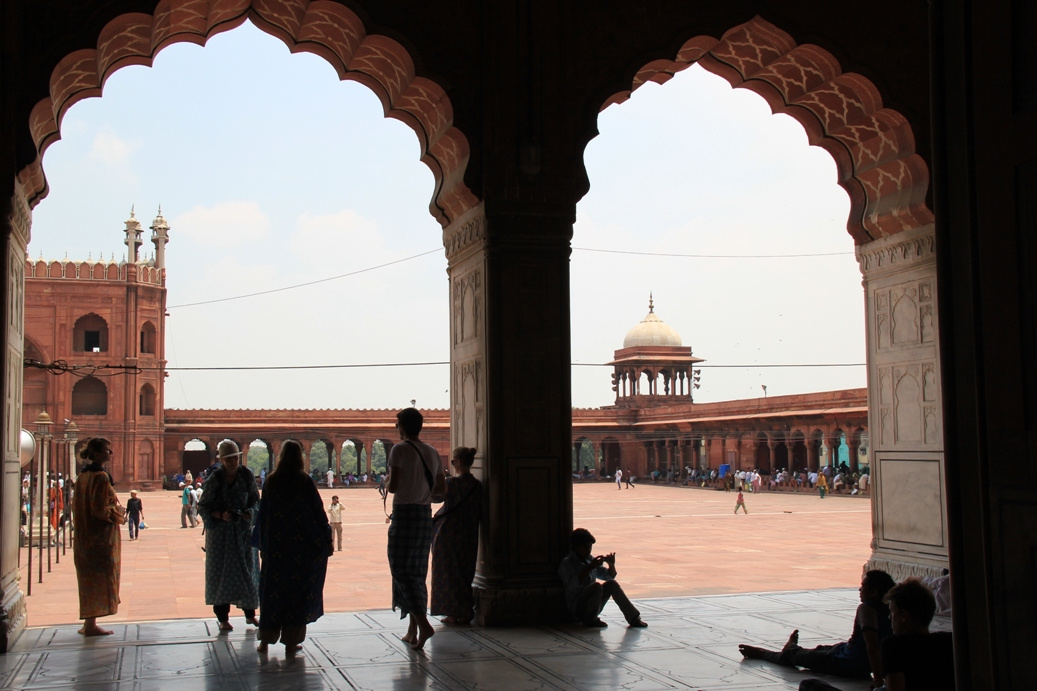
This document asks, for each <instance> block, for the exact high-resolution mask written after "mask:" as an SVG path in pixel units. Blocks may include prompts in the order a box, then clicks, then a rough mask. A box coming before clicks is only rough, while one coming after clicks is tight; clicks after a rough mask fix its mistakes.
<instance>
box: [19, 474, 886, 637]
mask: <svg viewBox="0 0 1037 691" xmlns="http://www.w3.org/2000/svg"><path fill="white" fill-rule="evenodd" d="M320 492H321V495H322V497H323V498H324V500H325V505H327V504H329V503H330V501H331V495H332V494H338V495H339V497H340V500H341V501H342V502H343V504H344V505H345V510H344V511H343V522H344V543H343V551H342V552H336V553H335V556H334V557H333V558H332V559H331V561H330V564H329V569H328V581H327V584H326V586H325V589H324V598H325V609H326V611H328V612H356V611H361V610H384V609H388V608H389V606H390V581H389V569H388V564H387V561H386V554H385V544H386V519H385V513H384V508H383V506H382V500H381V497H380V496H379V494H378V492H377V491H376V490H375V489H374V488H373V487H358V488H357V487H351V488H343V489H337V490H334V491H331V490H327V489H321V490H320ZM141 497H142V498H143V502H144V517H145V520H146V522H147V523H148V526H149V527H148V529H147V530H144V531H142V534H141V539H140V540H137V541H135V542H128V541H126V540H125V539H124V541H123V544H122V590H121V597H122V604H121V606H120V608H119V613H118V614H117V615H116V616H113V617H110V618H108V619H107V620H106V621H109V622H113V623H114V622H127V621H150V620H156V619H177V618H204V617H211V616H212V611H211V608H210V607H208V606H206V605H205V603H204V601H203V593H204V559H205V554H204V552H203V551H202V549H201V548H202V546H203V545H204V544H205V538H204V536H203V535H202V529H201V528H200V527H199V528H195V529H190V528H187V529H183V528H181V527H180V496H179V493H177V492H152V493H145V494H142V495H141ZM745 497H746V505H747V508H748V510H749V514H748V515H743V514H742V513H741V512H739V513H738V514H737V515H735V514H734V505H735V493H733V492H730V493H729V492H722V491H716V490H712V489H699V488H687V487H682V486H673V485H670V486H666V485H662V484H660V485H652V484H637V485H636V486H635V489H626V488H624V489H622V490H617V489H616V485H615V484H614V483H611V482H604V481H601V482H593V483H578V484H576V485H575V486H574V487H573V500H574V519H573V522H574V525H575V526H577V527H584V528H587V529H588V530H590V531H591V532H592V533H593V534H594V536H595V537H596V538H597V541H598V542H597V545H596V548H595V553H601V552H616V554H617V560H616V566H617V569H618V571H619V580H620V581H621V582H622V583H623V585H624V587H625V588H626V590H627V592H628V594H630V595H631V597H633V598H659V597H677V596H688V595H714V594H727V593H759V592H767V591H789V590H818V589H826V588H842V587H850V588H852V587H855V586H856V585H857V584H858V583H859V582H860V576H861V568H862V566H863V565H864V563H865V561H867V559H868V556H869V554H870V548H869V541H870V540H871V502H870V500H869V499H868V498H862V497H853V496H845V495H837V496H829V497H827V498H825V499H823V500H822V499H820V498H819V496H818V494H817V493H816V492H801V493H794V492H793V493H788V492H766V491H765V492H761V493H759V494H756V495H753V494H746V495H745ZM121 499H122V501H123V503H125V501H126V499H127V497H126V496H123V497H121ZM390 502H391V497H390ZM389 508H390V509H391V504H390V506H389ZM34 530H35V529H34ZM58 558H59V555H57V554H56V553H55V552H52V553H51V555H50V560H51V564H50V567H49V569H50V570H49V572H48V566H47V559H48V555H47V551H46V550H44V552H43V582H42V583H40V582H39V564H40V560H39V553H38V552H37V551H36V550H34V551H33V555H32V559H33V564H32V573H31V574H30V573H28V559H29V554H28V550H27V549H26V548H22V555H21V572H22V579H23V580H22V588H23V589H25V588H27V586H28V581H29V580H31V582H32V585H31V588H32V593H31V595H30V596H29V597H28V610H29V625H30V626H42V625H48V626H49V625H55V624H69V623H74V622H76V621H77V617H78V597H77V590H76V578H75V568H74V565H73V560H72V550H71V549H70V548H66V552H65V554H64V555H63V556H60V563H56V562H57V560H58ZM232 616H240V613H235V612H232Z"/></svg>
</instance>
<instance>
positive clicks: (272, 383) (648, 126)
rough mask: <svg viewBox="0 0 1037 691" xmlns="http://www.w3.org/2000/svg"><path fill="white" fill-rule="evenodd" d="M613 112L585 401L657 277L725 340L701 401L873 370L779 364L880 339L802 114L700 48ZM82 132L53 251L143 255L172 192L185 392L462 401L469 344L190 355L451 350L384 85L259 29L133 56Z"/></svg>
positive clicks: (415, 173)
mask: <svg viewBox="0 0 1037 691" xmlns="http://www.w3.org/2000/svg"><path fill="white" fill-rule="evenodd" d="M599 130H600V132H601V134H600V135H599V136H598V137H597V138H596V139H594V140H593V141H592V142H591V143H590V145H589V146H588V148H587V151H586V155H585V160H586V164H587V169H588V174H589V177H590V181H591V190H590V192H589V193H588V194H587V196H586V197H585V198H584V199H583V200H582V201H581V202H580V203H579V205H578V207H577V222H576V227H575V230H574V237H573V253H572V361H573V363H575V364H576V365H578V366H574V367H573V370H572V376H573V405H575V406H579V407H597V406H602V405H609V404H610V403H612V402H613V400H614V394H613V392H612V391H611V388H610V387H611V384H610V375H611V372H610V368H608V367H602V366H585V365H601V364H603V363H606V362H608V361H609V360H610V359H611V358H612V354H613V351H614V350H616V349H618V348H620V347H622V344H623V337H624V335H625V334H626V332H627V331H628V330H629V329H631V328H632V327H633V326H634V325H636V324H637V323H638V322H639V321H640V320H641V319H643V318H644V316H645V315H646V314H647V312H648V296H649V293H650V292H651V293H653V294H654V297H655V312H656V314H657V315H658V316H659V317H660V318H661V319H662V320H663V321H665V322H666V323H667V324H669V325H670V326H671V327H673V328H674V329H676V331H677V332H678V333H679V334H680V335H681V336H682V338H683V340H684V344H685V345H691V346H692V347H693V350H694V353H695V355H697V356H699V357H703V358H706V360H707V361H706V362H705V363H703V366H702V388H701V389H700V390H699V391H698V392H697V394H696V400H697V401H700V402H707V401H719V400H728V399H733V398H755V397H758V396H761V395H762V393H763V392H762V389H761V385H766V386H767V389H768V393H769V394H770V395H772V396H773V395H781V394H790V393H801V392H809V391H827V390H834V389H841V388H848V387H860V386H864V385H865V368H864V367H863V366H850V367H816V366H815V367H761V365H820V364H824V365H829V364H856V363H863V362H864V359H865V341H864V303H863V292H862V288H861V278H860V272H859V269H858V267H857V262H856V260H855V259H854V257H853V242H852V240H851V239H850V236H849V235H848V234H847V232H846V219H847V215H848V213H849V200H848V198H847V196H846V194H845V192H843V190H842V189H841V188H839V187H838V185H836V184H835V179H836V173H835V164H834V162H833V160H832V159H831V157H830V156H829V155H828V154H827V153H825V152H824V151H822V150H821V149H818V148H816V147H810V146H808V145H807V141H806V135H805V133H804V131H803V129H802V128H801V127H800V125H799V124H797V123H796V122H795V121H793V120H792V119H791V118H788V117H785V116H776V115H772V114H771V113H770V110H769V108H768V107H767V105H766V104H765V103H764V101H763V99H761V98H760V97H759V96H756V95H755V94H753V93H750V92H748V91H745V90H732V89H731V88H730V86H728V84H727V82H725V81H724V80H722V79H720V78H719V77H716V76H713V75H711V74H709V73H707V72H705V71H704V70H702V69H700V68H698V67H693V68H691V69H688V70H685V71H684V72H682V73H681V74H679V75H677V76H676V77H675V78H673V79H672V80H671V81H670V82H668V83H667V84H664V85H662V86H659V85H656V84H648V85H646V86H644V87H642V88H640V89H639V90H638V91H636V92H635V93H634V95H633V97H632V98H631V99H630V100H629V101H628V102H626V103H624V104H621V105H618V106H611V107H610V108H608V109H607V110H606V111H605V112H604V113H602V114H601V116H600V117H599ZM61 134H62V139H61V141H59V142H57V143H55V144H53V145H52V146H51V147H50V148H49V149H48V151H47V153H46V155H45V157H44V169H45V171H46V174H47V179H48V181H49V183H50V188H51V192H50V194H49V196H48V197H47V198H46V199H44V200H43V201H42V202H41V203H40V205H39V206H38V207H37V208H36V210H35V212H34V214H33V228H32V242H31V243H30V246H29V254H30V256H31V257H32V258H34V259H35V258H37V257H38V256H40V255H41V254H42V255H43V256H44V257H45V258H47V259H60V258H62V257H64V256H66V255H67V256H68V257H69V258H72V259H84V258H86V257H87V256H88V255H92V257H93V258H94V259H96V258H97V257H98V256H100V255H103V256H104V257H105V258H106V259H107V258H109V257H110V256H112V255H113V254H114V255H115V256H116V258H117V259H119V258H121V257H123V256H124V255H125V251H126V248H125V245H124V244H123V243H122V240H123V228H124V221H125V220H126V218H127V217H128V216H129V213H130V209H131V207H135V209H136V215H137V218H138V219H139V220H140V221H141V223H142V225H143V226H144V227H145V229H146V228H147V227H148V226H150V225H151V222H152V220H153V219H154V217H155V215H156V212H157V210H158V207H159V205H161V207H162V213H163V215H164V216H165V217H166V220H167V221H168V223H169V225H170V227H171V229H170V243H169V245H168V247H167V251H166V264H167V274H168V276H167V287H168V305H169V319H168V321H167V336H166V357H167V359H168V364H169V367H170V368H171V369H172V372H171V374H170V376H169V378H168V379H167V384H166V407H167V408H209V407H223V408H382V407H387V408H396V407H400V406H405V405H408V404H409V402H410V400H411V399H414V400H416V401H417V404H418V406H419V407H424V408H430V407H446V406H447V404H448V401H449V392H448V389H449V370H448V367H447V366H446V365H444V364H429V365H422V366H410V367H348V368H335V369H305V370H299V369H292V370H275V371H271V370H255V371H236V372H225V371H176V368H178V367H184V368H186V367H206V368H221V367H242V366H277V367H285V366H317V365H390V364H392V365H395V364H401V363H442V362H445V361H447V360H448V359H449V340H448V319H449V315H448V286H447V276H446V257H445V255H444V251H443V248H442V241H441V229H440V227H439V225H438V223H436V222H435V221H434V220H433V218H432V217H431V215H429V213H428V205H429V202H430V200H431V196H432V191H433V180H432V174H431V173H430V172H429V170H428V169H427V168H426V167H425V166H424V165H423V164H422V163H420V161H419V160H418V157H419V150H418V142H417V139H416V137H415V135H414V134H413V132H412V131H411V130H410V129H409V128H408V127H407V126H405V125H403V124H402V123H399V122H397V121H396V120H392V119H388V118H385V117H383V114H382V110H381V105H380V104H379V102H378V100H377V99H376V98H375V97H374V95H373V94H372V93H371V92H370V91H369V90H368V89H367V88H366V87H363V86H360V85H357V84H355V83H352V82H340V81H338V78H337V76H336V75H335V73H334V71H333V70H332V68H331V67H330V65H328V64H327V63H326V62H325V61H324V60H323V59H321V58H318V57H316V56H312V55H307V54H300V55H291V54H290V53H289V52H288V49H287V47H286V46H285V45H284V44H283V43H281V42H280V41H279V40H277V39H274V38H272V37H270V36H267V35H266V34H263V33H262V32H260V31H258V30H257V29H255V28H254V27H253V26H252V25H251V24H245V25H244V26H242V27H241V28H239V29H236V30H234V31H230V32H227V33H224V34H220V35H218V36H216V37H214V38H213V39H212V40H210V41H209V44H208V45H207V46H206V47H204V48H200V47H198V46H194V45H189V44H176V45H173V46H171V47H169V48H167V49H165V50H164V51H162V53H160V54H159V55H158V56H157V57H156V59H155V64H154V66H153V67H152V68H145V67H128V68H124V69H121V70H119V71H117V72H116V73H114V74H113V75H112V76H111V78H110V79H109V80H108V82H107V83H106V85H105V88H104V95H103V97H102V98H94V99H88V100H86V101H82V102H80V103H78V104H77V105H75V106H74V107H73V108H71V109H70V111H69V112H68V114H67V115H66V117H65V119H64V121H63V122H62V127H61ZM149 235H150V232H148V231H146V232H145V238H146V242H145V245H144V247H143V248H142V253H144V254H148V255H149V254H150V252H152V251H153V249H154V248H153V246H152V245H151V244H150V241H147V238H148V237H149ZM802 255H826V256H802ZM324 279H327V280H324ZM314 281H319V282H318V283H314V284H312V285H308V286H302V287H295V286H300V284H304V283H312V282H314ZM282 288H283V289H284V290H277V289H282ZM274 290H276V291H277V292H272V293H268V294H265V295H254V296H251V297H241V298H240V299H224V298H239V297H240V296H245V295H250V294H254V293H260V292H263V291H274ZM403 296H407V297H406V298H404V297H403ZM197 303H207V304H197ZM407 305H410V306H407Z"/></svg>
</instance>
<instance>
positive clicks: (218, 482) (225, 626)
mask: <svg viewBox="0 0 1037 691" xmlns="http://www.w3.org/2000/svg"><path fill="white" fill-rule="evenodd" d="M218 448H219V453H218V455H217V460H218V461H220V463H221V465H220V466H219V467H217V468H216V469H215V470H214V471H213V472H211V473H209V477H207V478H206V479H205V484H204V485H203V486H202V490H203V491H202V498H201V499H199V500H198V513H199V514H201V517H202V521H204V523H205V604H207V605H212V611H213V613H214V614H215V615H216V619H217V620H219V623H220V631H221V632H223V631H233V630H234V627H233V626H231V624H230V606H231V605H234V606H236V607H238V608H239V609H241V610H242V611H243V612H244V613H245V623H247V624H251V625H253V626H255V625H256V607H258V606H259V589H258V580H259V573H258V566H257V564H256V555H255V552H254V551H253V549H252V545H251V544H250V542H249V536H250V533H251V532H252V521H253V519H254V517H255V514H256V507H257V505H258V504H259V491H258V490H257V489H256V478H255V476H254V475H253V474H252V471H251V470H249V469H248V468H247V467H246V466H243V465H241V451H239V450H238V445H237V444H235V443H234V442H232V441H230V440H226V441H222V442H220V445H219V447H218Z"/></svg>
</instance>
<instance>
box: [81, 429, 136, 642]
mask: <svg viewBox="0 0 1037 691" xmlns="http://www.w3.org/2000/svg"><path fill="white" fill-rule="evenodd" d="M79 457H80V458H82V459H83V460H84V461H89V462H88V463H87V465H85V466H84V467H83V469H82V470H80V471H79V475H78V477H76V487H75V494H74V495H73V499H72V512H73V517H74V520H75V524H76V539H75V542H74V544H73V557H74V561H75V564H76V578H77V580H78V581H79V617H80V618H81V619H82V620H83V628H81V629H79V633H81V634H83V635H84V636H107V635H109V634H111V633H112V631H111V630H109V629H102V628H101V627H100V626H98V625H97V617H106V616H108V615H111V614H115V613H116V612H118V611H119V576H120V572H121V571H122V542H121V537H120V534H119V526H120V525H122V524H123V523H125V522H126V510H125V509H124V508H123V507H122V505H121V504H119V498H118V497H117V496H115V488H114V487H113V486H112V477H111V475H109V474H108V471H107V470H105V469H104V464H105V463H107V462H108V461H110V460H111V458H112V445H111V442H109V441H108V440H107V439H104V438H103V437H95V438H93V439H91V440H90V441H88V442H87V444H86V446H85V447H84V448H83V450H82V451H81V452H80V453H79Z"/></svg>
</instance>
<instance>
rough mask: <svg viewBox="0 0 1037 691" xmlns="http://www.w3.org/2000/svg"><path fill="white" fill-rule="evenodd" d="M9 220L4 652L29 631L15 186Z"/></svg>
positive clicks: (0, 638) (21, 258) (0, 578)
mask: <svg viewBox="0 0 1037 691" xmlns="http://www.w3.org/2000/svg"><path fill="white" fill-rule="evenodd" d="M11 208H12V209H13V211H12V213H11V215H10V216H9V217H8V218H7V219H5V223H4V224H3V225H5V226H6V228H3V229H2V231H0V232H3V233H4V236H5V237H4V243H3V245H2V246H3V248H4V262H5V263H6V265H7V286H6V288H7V291H6V298H7V304H6V306H5V308H6V309H5V316H6V319H5V320H4V321H5V323H4V331H3V333H4V337H5V340H4V343H5V345H6V348H5V355H6V357H5V358H4V442H5V443H4V469H3V473H0V498H2V501H0V507H2V510H3V512H4V515H3V516H2V517H0V628H2V630H0V649H2V650H4V651H6V648H7V641H12V640H14V639H15V638H17V637H18V634H19V633H21V631H22V630H23V629H24V628H25V626H26V621H27V620H26V609H25V594H24V593H23V592H22V590H21V587H20V584H19V580H18V550H19V546H20V535H19V526H20V523H21V521H20V520H19V513H20V511H19V506H20V505H21V499H20V494H19V492H20V487H21V481H20V480H21V460H20V458H19V445H20V440H21V429H22V383H23V379H22V350H23V348H24V342H25V249H26V247H28V245H29V237H30V229H31V227H32V212H31V210H30V209H29V205H28V203H27V202H26V199H25V196H24V194H23V193H22V188H21V186H20V185H19V184H18V182H17V181H16V182H15V183H14V195H13V198H12V200H11Z"/></svg>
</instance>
